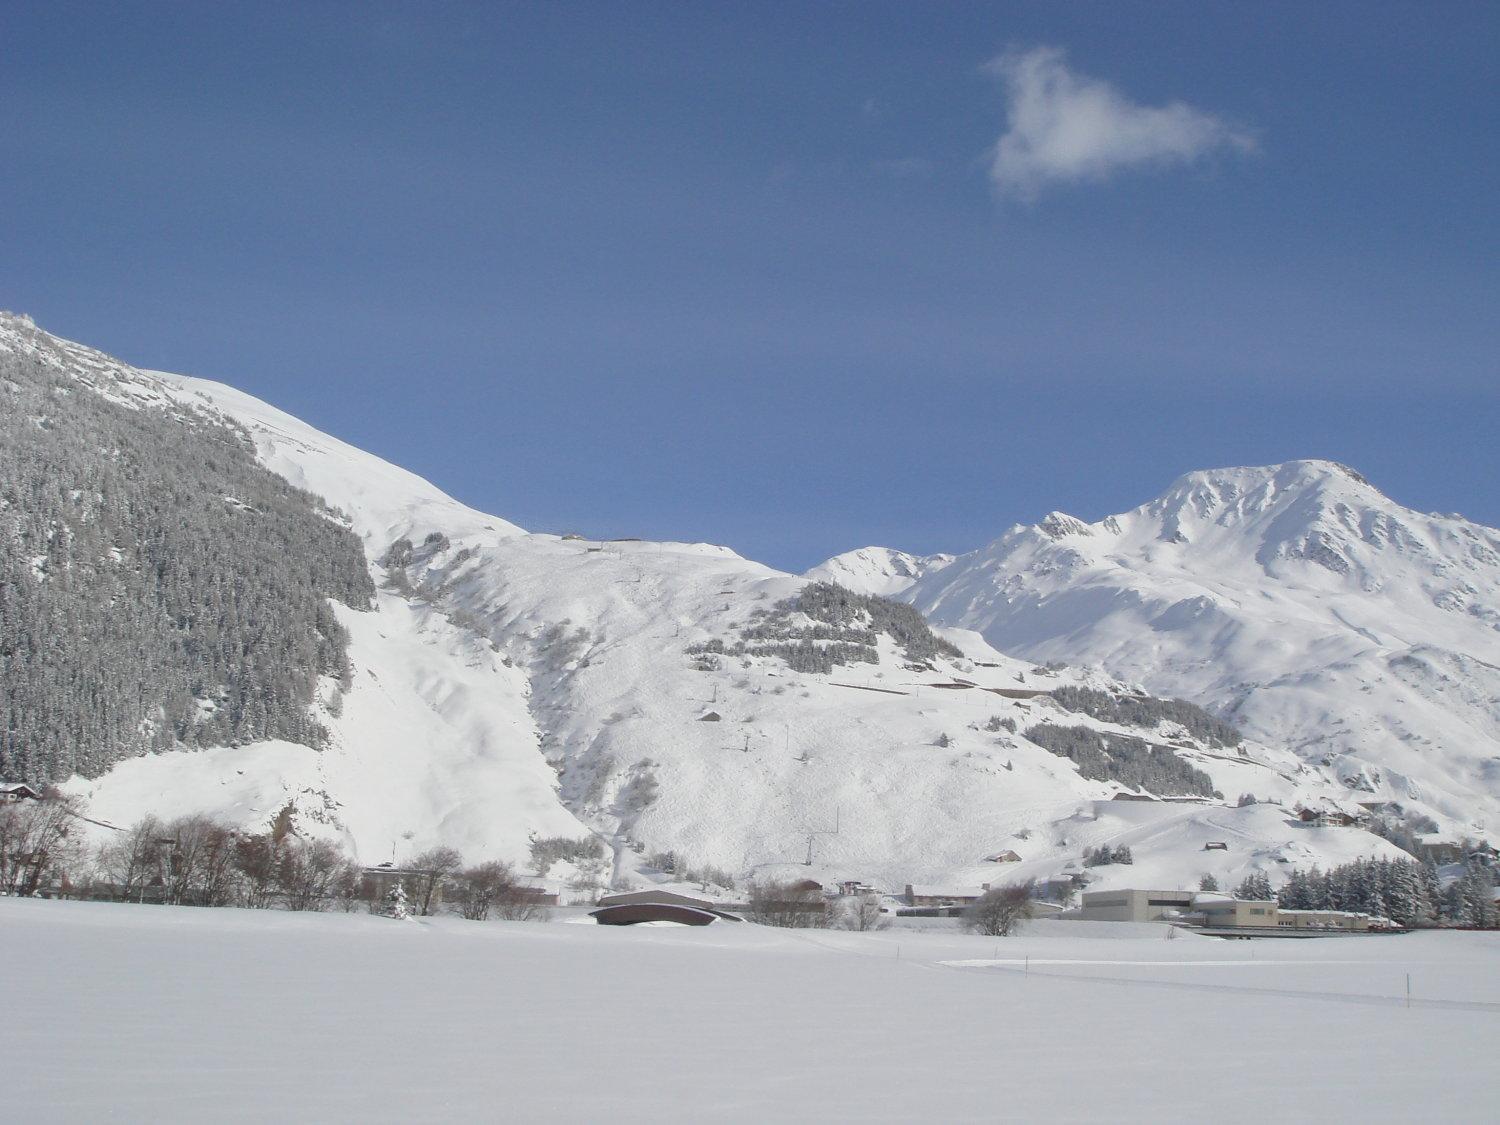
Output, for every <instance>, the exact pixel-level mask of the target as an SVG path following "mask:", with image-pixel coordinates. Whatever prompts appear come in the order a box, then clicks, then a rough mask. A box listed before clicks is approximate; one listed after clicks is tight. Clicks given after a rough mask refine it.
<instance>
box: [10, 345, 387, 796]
mask: <svg viewBox="0 0 1500 1125" xmlns="http://www.w3.org/2000/svg"><path fill="white" fill-rule="evenodd" d="M17 323H19V322H17ZM30 344H31V347H30V348H28V349H26V350H22V349H0V776H3V777H22V778H27V779H30V780H62V779H64V778H66V777H68V776H69V775H71V774H74V773H77V774H82V775H84V776H86V777H93V776H96V775H98V774H100V773H102V772H104V771H105V770H107V769H109V767H110V766H111V765H113V764H114V763H115V762H118V761H120V760H121V759H125V758H130V757H133V756H135V755H138V754H142V753H145V752H147V751H150V750H161V749H168V748H171V747H173V746H177V745H186V746H223V745H236V744H240V743H246V742H254V741H259V740H262V739H269V738H280V739H286V740H288V741H293V742H301V743H306V744H311V745H316V744H317V743H318V742H319V741H320V740H321V738H322V737H323V730H322V727H321V726H320V723H319V720H318V718H317V716H316V714H315V712H314V706H313V705H314V701H315V699H316V698H317V697H318V694H319V683H320V680H322V679H326V680H327V681H328V684H329V691H328V693H327V697H326V702H328V703H330V704H333V705H335V706H336V703H335V702H334V701H335V700H336V698H337V693H338V691H339V690H340V689H341V686H342V685H343V684H346V682H347V677H348V674H349V663H348V658H347V646H348V637H347V634H346V631H345V630H344V628H343V626H341V625H340V624H339V622H338V619H337V617H336V616H335V614H334V613H333V611H332V609H331V608H330V604H329V603H330V600H332V601H337V602H339V603H342V604H343V605H346V606H349V607H351V608H356V609H363V608H367V607H368V606H369V604H370V599H371V596H372V594H373V588H372V585H371V581H370V575H369V572H368V570H367V568H366V565H365V558H364V553H363V551H362V549H361V546H360V542H359V540H358V539H357V538H356V537H355V536H354V535H353V534H352V533H351V532H350V530H349V528H348V526H347V525H346V523H345V522H343V521H341V520H340V518H339V517H338V516H337V515H336V514H335V513H333V512H331V511H330V510H328V508H327V507H326V505H325V504H324V503H323V502H322V501H320V500H319V499H318V498H316V497H314V496H312V495H311V494H309V493H307V492H304V491H302V490H300V489H298V488H294V487H293V486H292V485H290V484H289V483H287V481H286V480H284V479H283V478H281V477H279V476H277V475H276V474H275V473H272V472H270V471H269V470H267V469H266V468H265V467H264V466H262V465H261V464H260V463H259V462H257V461H256V459H255V450H254V447H253V446H252V445H251V443H250V442H249V440H248V437H247V435H246V434H245V433H244V432H243V431H242V430H241V429H240V428H239V427H237V426H235V425H234V424H233V423H231V422H230V421H228V420H227V419H225V418H223V417H215V416H211V415H209V414H208V413H206V412H196V411H191V410H188V409H185V408H177V409H172V410H164V409H161V408H160V406H159V405H155V404H153V405H151V406H147V405H144V404H141V403H139V402H135V401H132V400H130V399H129V398H127V397H123V396H120V395H111V394H109V393H108V389H107V387H105V388H96V387H93V386H90V385H88V384H87V383H86V382H84V381H82V380H80V379H78V378H76V377H73V376H71V375H68V374H64V372H63V369H62V368H61V367H60V366H59V363H60V361H61V357H60V356H59V355H58V353H57V351H56V349H55V348H54V346H53V345H52V344H51V342H50V341H49V339H48V338H47V337H46V336H45V335H44V334H42V333H37V332H35V331H34V330H32V332H31V333H30Z"/></svg>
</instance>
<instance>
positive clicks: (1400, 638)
mask: <svg viewBox="0 0 1500 1125" xmlns="http://www.w3.org/2000/svg"><path fill="white" fill-rule="evenodd" d="M812 573H814V574H819V575H823V574H838V575H839V576H840V580H841V581H844V582H845V583H846V584H848V585H851V586H853V587H854V588H861V586H862V584H863V583H862V580H863V579H864V578H865V576H866V575H869V576H871V578H870V579H869V586H870V587H871V588H878V589H880V590H882V591H883V592H886V593H890V594H892V595H894V596H897V597H900V598H902V599H903V600H906V601H908V602H910V603H911V604H912V605H914V606H916V607H917V608H918V609H920V610H921V611H922V612H923V613H924V614H926V615H927V616H928V617H929V618H930V619H931V620H933V621H934V622H937V623H939V624H943V625H953V626H960V627H963V628H968V629H974V630H976V631H978V632H979V633H981V634H982V635H983V636H984V638H985V639H986V640H987V641H989V642H990V643H991V644H992V645H994V646H995V647H996V648H999V649H1001V650H1003V651H1005V652H1007V653H1010V654H1012V655H1015V656H1023V657H1026V658H1027V659H1031V660H1036V661H1044V662H1066V663H1068V664H1070V665H1087V666H1093V667H1097V668H1101V669H1103V670H1104V671H1105V672H1107V673H1108V674H1109V675H1111V676H1114V677H1118V678H1120V679H1122V680H1127V681H1129V682H1132V683H1138V684H1140V685H1142V686H1143V687H1144V688H1145V689H1146V690H1148V691H1151V692H1154V693H1157V694H1167V695H1180V696H1183V697H1184V698H1188V699H1192V700H1195V701H1197V702H1199V703H1202V704H1204V705H1205V706H1207V707H1209V708H1211V709H1212V710H1213V711H1214V712H1215V713H1217V714H1219V715H1222V716H1223V717H1225V718H1227V719H1229V720H1231V721H1233V722H1234V723H1236V724H1238V725H1239V726H1240V727H1241V728H1242V729H1243V730H1244V731H1245V733H1246V734H1248V735H1249V736H1251V737H1252V738H1255V739H1257V740H1260V741H1263V742H1267V743H1270V744H1273V745H1277V746H1286V747H1289V748H1291V749H1293V750H1295V751H1296V753H1297V754H1298V755H1299V756H1300V757H1301V758H1303V760H1305V761H1307V762H1309V763H1312V764H1316V765H1319V766H1322V767H1326V768H1327V769H1329V770H1330V771H1331V772H1332V773H1333V774H1334V775H1335V776H1336V777H1337V778H1338V780H1339V782H1340V783H1341V784H1342V785H1344V786H1346V787H1347V788H1348V790H1349V792H1350V793H1351V794H1352V795H1357V796H1359V797H1360V798H1361V799H1365V800H1369V799H1380V800H1391V801H1399V802H1407V803H1410V802H1420V803H1423V804H1425V805H1429V806H1431V807H1433V808H1434V809H1435V810H1438V811H1439V812H1440V813H1441V814H1443V815H1445V816H1448V817H1451V818H1455V819H1457V820H1471V821H1472V822H1473V824H1472V825H1471V827H1472V828H1473V830H1474V831H1476V832H1483V831H1484V826H1485V825H1494V824H1496V823H1497V822H1500V532H1497V531H1496V530H1494V529H1493V528H1487V527H1483V526H1481V525H1479V524H1475V523H1470V522H1469V521H1467V520H1464V519H1463V518H1461V517H1459V516H1454V515H1426V514H1423V513H1419V512H1414V511H1411V510H1410V509H1408V508H1404V507H1402V506H1401V505H1399V504H1397V503H1395V502H1394V501H1392V500H1390V499H1389V498H1387V497H1386V496H1384V495H1382V494H1381V493H1380V492H1379V491H1378V490H1377V489H1376V488H1375V487H1374V486H1372V485H1371V484H1370V483H1369V482H1368V481H1367V480H1365V479H1364V478H1363V477H1361V476H1360V475H1359V474H1358V473H1356V472H1355V471H1354V470H1352V469H1349V468H1347V467H1345V466H1343V465H1338V464H1335V463H1333V462H1330V461H1293V462H1289V463H1287V464H1284V465H1270V466H1265V467H1258V468H1237V469H1217V470H1212V471H1208V472H1198V473H1190V474H1188V475H1187V476H1184V477H1182V478H1181V479H1180V480H1178V481H1176V482H1175V483H1173V484H1172V486H1171V487H1170V488H1168V489H1167V491H1166V492H1165V493H1163V494H1162V495H1161V496H1160V497H1158V498H1157V499H1155V500H1153V501H1151V502H1150V503H1148V504H1145V505H1143V506H1141V507H1139V508H1136V509H1134V510H1133V511H1130V512H1125V513H1122V514H1120V515H1116V516H1111V517H1109V518H1107V519H1104V520H1101V521H1099V522H1098V523H1094V524H1087V523H1083V522H1082V521H1080V520H1077V519H1074V518H1073V517H1071V516H1067V515H1064V514H1062V513H1059V512H1054V513H1053V514H1051V515H1049V516H1048V517H1047V518H1046V519H1044V520H1042V521H1041V522H1040V523H1038V524H1036V525H1035V526H1031V527H1020V526H1018V527H1014V528H1012V529H1011V530H1009V531H1008V532H1006V533H1005V534H1004V535H1003V536H1001V537H1000V538H999V539H997V540H995V541H994V542H993V543H991V544H989V545H988V546H986V547H983V548H981V549H979V550H977V551H974V552H972V553H970V554H967V555H961V556H959V557H958V558H957V559H951V560H950V559H948V558H946V557H944V556H938V558H937V560H936V562H928V561H926V560H921V559H913V558H911V557H910V556H906V555H901V554H899V553H896V552H889V551H883V550H881V549H878V548H866V549H864V550H862V551H855V552H851V553H849V554H847V555H841V556H839V557H838V558H836V559H832V560H830V561H829V562H827V563H824V564H823V565H822V566H820V567H818V568H817V569H816V570H815V571H814V572H812ZM892 576H897V577H892Z"/></svg>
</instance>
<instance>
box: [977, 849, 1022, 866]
mask: <svg viewBox="0 0 1500 1125" xmlns="http://www.w3.org/2000/svg"><path fill="white" fill-rule="evenodd" d="M984 862H985V863H1020V862H1021V857H1020V856H1019V855H1017V854H1016V853H1015V852H1013V851H1008V850H1007V851H1003V852H995V853H994V854H993V855H987V856H985V857H984Z"/></svg>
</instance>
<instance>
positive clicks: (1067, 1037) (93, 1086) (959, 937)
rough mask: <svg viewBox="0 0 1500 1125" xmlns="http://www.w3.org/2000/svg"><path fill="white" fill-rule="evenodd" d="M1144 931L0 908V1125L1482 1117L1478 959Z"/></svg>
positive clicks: (1485, 999)
mask: <svg viewBox="0 0 1500 1125" xmlns="http://www.w3.org/2000/svg"><path fill="white" fill-rule="evenodd" d="M1164 933H1165V931H1164V930H1163V929H1161V928H1158V927H1151V926H1142V927H1128V926H1112V925H1110V924H1106V923H1095V924H1090V923H1064V922H1036V923H1033V924H1032V925H1031V927H1030V928H1029V929H1028V931H1027V932H1026V933H1025V934H1023V935H1021V936H1017V937H1013V938H1009V939H1002V940H996V939H989V938H981V937H975V936H970V935H964V934H957V933H942V932H935V931H932V930H927V931H921V932H918V931H912V930H890V931H885V932H881V933H875V934H845V933H834V932H807V931H785V930H768V929H763V928H761V927H756V926H752V925H749V924H748V923H747V924H740V925H731V924H726V923H720V924H717V925H714V926H711V927H708V928H705V929H682V928H640V927H634V928H624V929H617V928H607V927H595V926H592V925H562V924H550V925H541V924H534V923H533V924H527V923H499V922H492V923H473V922H463V921H460V920H458V919H452V918H440V919H427V920H412V921H407V922H396V921H392V920H389V919H385V918H377V917H371V916H368V915H330V914H324V915H318V914H287V913H279V912H256V911H238V910H194V909H189V908H171V907H132V906H123V905H110V904H98V903H71V902H42V901H35V900H24V899H0V962H3V963H4V964H5V965H6V966H7V967H8V969H9V970H10V971H9V972H8V973H7V981H6V988H5V993H4V1001H3V1009H0V1010H3V1013H4V1014H3V1018H0V1058H3V1059H4V1060H5V1071H6V1072H7V1073H8V1074H9V1075H10V1076H11V1081H9V1082H8V1083H7V1087H6V1091H5V1094H4V1098H3V1100H0V1118H4V1119H6V1120H13V1121H31V1122H44V1121H85V1120H102V1119H109V1120H124V1121H148V1120H149V1121H202V1120H251V1119H254V1120H262V1121H264V1120H306V1121H352V1120H376V1121H387V1120H390V1121H394V1120H401V1121H411V1120H422V1121H436V1120H465V1119H467V1120H486V1121H488V1120H515V1121H537V1120H546V1121H602V1120H623V1121H646V1120H693V1121H768V1120H769V1121H820V1122H828V1121H911V1120H917V1119H927V1118H931V1119H937V1120H961V1121H980V1120H984V1121H994V1120H1037V1119H1042V1118H1045V1119H1048V1120H1060V1121H1107V1120H1113V1121H1145V1120H1153V1121H1164V1120H1178V1119H1186V1118H1190V1117H1191V1118H1202V1117H1204V1116H1211V1117H1212V1118H1213V1119H1214V1120H1217V1121H1227V1122H1233V1121H1248V1120H1252V1119H1255V1120H1267V1119H1269V1120H1278V1121H1298V1122H1300V1121H1362V1122H1379V1121H1407V1120H1412V1119H1414V1118H1420V1119H1424V1120H1434V1119H1435V1120H1441V1121H1475V1122H1478V1121H1493V1120H1495V1118H1496V1106H1497V1104H1500V1074H1497V1072H1496V1070H1495V1068H1494V1066H1493V1053H1494V1048H1495V1045H1496V1042H1497V1032H1500V972H1497V969H1500V935H1497V934H1473V933H1454V932H1448V933H1435V932H1432V933H1418V934H1411V935H1405V936H1390V937H1364V938H1358V937H1355V938H1349V937H1346V938H1328V939H1322V940H1312V941H1257V942H1223V941H1216V940H1213V939H1209V938H1203V937H1198V936H1191V935H1183V936H1181V937H1179V938H1178V939H1177V940H1171V941H1168V940H1163V935H1164ZM1408 974H1410V977H1411V981H1412V988H1413V996H1414V999H1413V1000H1412V1001H1411V1002H1410V1005H1409V1006H1408V1002H1407V1000H1406V996H1405V990H1406V979H1407V975H1408ZM17 1076H24V1078H18V1077H17Z"/></svg>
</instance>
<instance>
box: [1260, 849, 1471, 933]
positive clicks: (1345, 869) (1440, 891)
mask: <svg viewBox="0 0 1500 1125" xmlns="http://www.w3.org/2000/svg"><path fill="white" fill-rule="evenodd" d="M1494 893H1495V880H1494V873H1493V872H1492V871H1491V869H1490V868H1489V867H1487V866H1485V865H1484V864H1482V863H1479V862H1478V861H1474V860H1471V861H1470V862H1469V863H1468V864H1467V865H1466V866H1465V867H1464V869H1463V871H1462V872H1461V873H1460V874H1459V875H1458V876H1457V877H1456V878H1453V879H1450V880H1449V881H1448V883H1447V884H1446V885H1444V884H1443V883H1442V882H1441V880H1440V879H1439V877H1438V872H1437V868H1435V867H1433V866H1432V865H1431V864H1424V863H1417V862H1415V861H1414V860H1404V859H1394V860H1392V859H1358V860H1355V861H1354V862H1352V863H1345V864H1340V865H1339V866H1337V867H1332V868H1330V869H1329V870H1327V871H1320V870H1319V869H1318V868H1316V867H1314V868H1311V869H1310V870H1297V871H1293V872H1292V875H1291V878H1290V879H1288V880H1287V882H1286V885H1285V886H1283V887H1282V888H1281V890H1280V891H1279V892H1278V893H1277V895H1276V899H1277V902H1278V903H1279V904H1280V906H1281V908H1282V909H1284V910H1352V911H1355V912H1358V913H1362V914H1372V915H1380V916H1382V917H1385V918H1389V919H1391V921H1393V922H1396V923H1397V924H1398V925H1402V926H1424V925H1433V924H1435V923H1438V924H1441V923H1447V924H1449V925H1456V926H1493V925H1495V923H1496V912H1495V903H1494Z"/></svg>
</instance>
